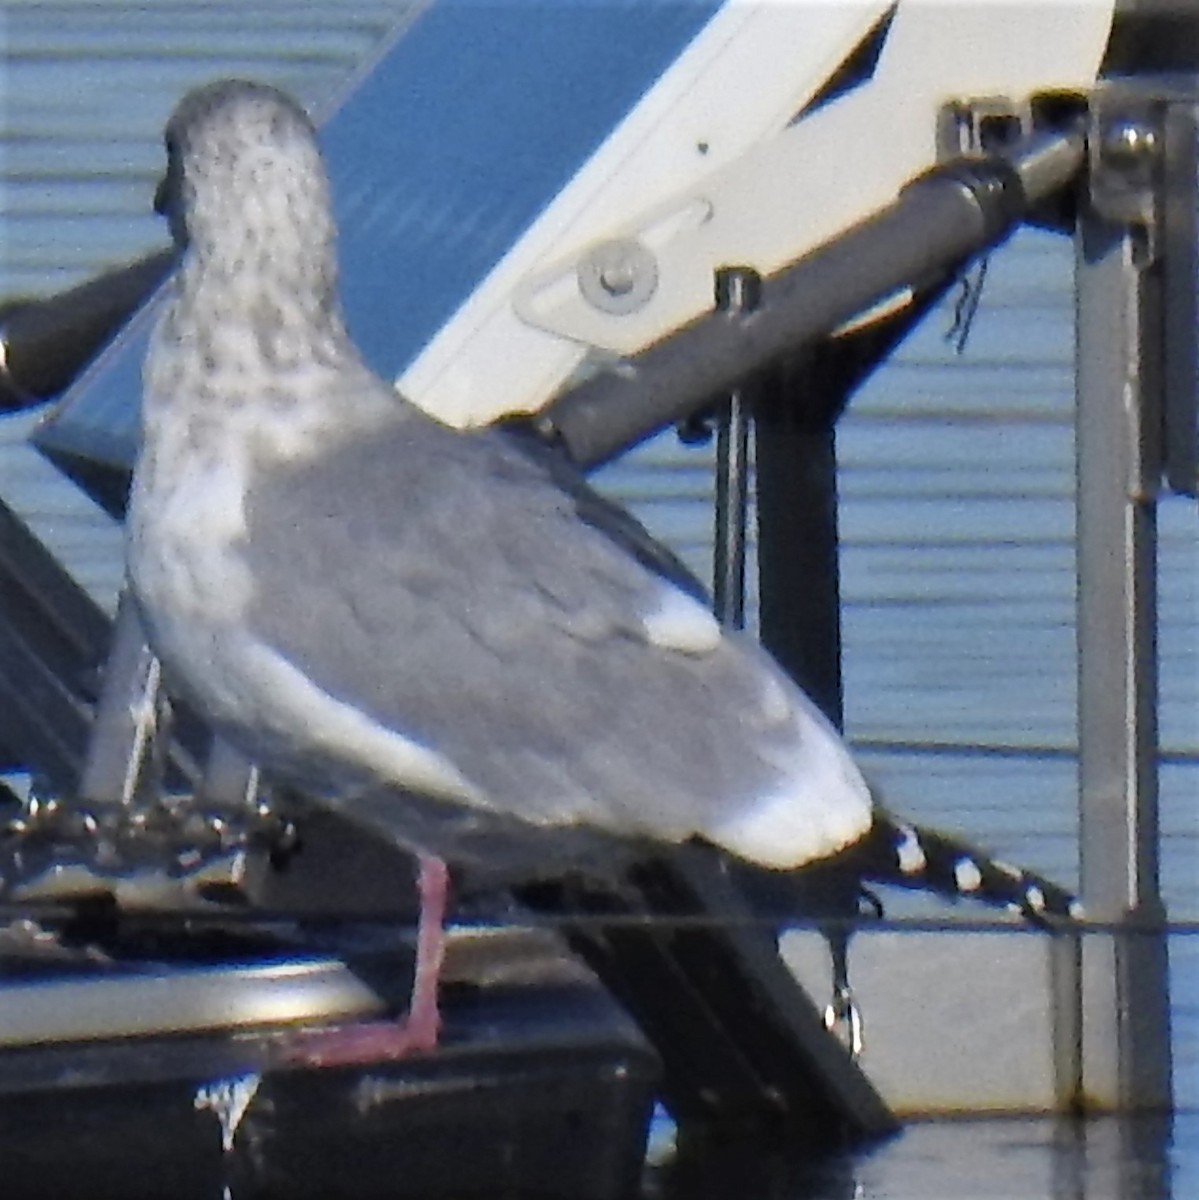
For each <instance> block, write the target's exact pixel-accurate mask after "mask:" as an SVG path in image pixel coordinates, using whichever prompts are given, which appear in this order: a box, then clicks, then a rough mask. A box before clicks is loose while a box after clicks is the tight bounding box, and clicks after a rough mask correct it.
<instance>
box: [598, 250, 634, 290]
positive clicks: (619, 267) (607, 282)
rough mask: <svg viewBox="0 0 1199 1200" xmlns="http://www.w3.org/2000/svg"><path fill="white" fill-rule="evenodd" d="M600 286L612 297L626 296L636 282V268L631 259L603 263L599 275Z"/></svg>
mask: <svg viewBox="0 0 1199 1200" xmlns="http://www.w3.org/2000/svg"><path fill="white" fill-rule="evenodd" d="M599 281H600V286H601V287H602V288H603V289H604V291H606V292H608V293H609V294H610V295H612V296H627V295H628V294H629V292H631V291H632V290H633V284H634V283H636V282H637V266H636V264H635V263H634V262H633V260H632V258H631V257H625V258H620V259H617V260H615V261H614V262H610V263H605V264H604V266H603V267H602V268H601V269H600V273H599Z"/></svg>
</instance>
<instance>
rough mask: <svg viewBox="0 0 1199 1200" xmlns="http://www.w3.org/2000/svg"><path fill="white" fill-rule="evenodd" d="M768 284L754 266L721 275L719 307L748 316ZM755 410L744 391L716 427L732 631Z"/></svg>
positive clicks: (726, 614)
mask: <svg viewBox="0 0 1199 1200" xmlns="http://www.w3.org/2000/svg"><path fill="white" fill-rule="evenodd" d="M761 286H762V281H761V278H760V277H759V276H758V274H757V272H755V271H752V270H750V269H749V268H748V267H726V268H724V269H723V270H721V271H718V272H717V275H716V307H717V308H718V309H721V310H722V311H724V312H729V313H747V312H750V311H752V310H753V309H754V308H755V307H757V304H758V299H759V295H760V293H761ZM749 424H750V406H749V403H748V401H747V397H746V395H745V389H744V388H743V387H738V388H734V389H733V391H732V392H730V393H729V397H728V399H727V401H725V403H724V404H723V405H722V406H721V411H720V415H719V418H718V420H717V426H716V505H715V509H716V528H715V538H714V542H713V549H712V607H713V608H714V610H715V612H716V617H717V619H718V620H719V621H720V623H721V624H722V625H724V626H726V627H728V628H730V629H742V628H744V626H745V541H746V530H747V526H748V513H749Z"/></svg>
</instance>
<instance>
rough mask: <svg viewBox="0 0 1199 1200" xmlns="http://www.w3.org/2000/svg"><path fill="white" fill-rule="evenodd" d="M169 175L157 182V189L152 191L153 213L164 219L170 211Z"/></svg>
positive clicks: (168, 172) (170, 189)
mask: <svg viewBox="0 0 1199 1200" xmlns="http://www.w3.org/2000/svg"><path fill="white" fill-rule="evenodd" d="M171 191H172V188H171V173H170V171H167V173H166V174H165V175H164V176H163V177H162V178H161V179H160V180H159V181H158V187H156V188H155V189H154V211H155V212H156V213H157V214H158V215H159V216H160V217H165V216H167V214H168V213H169V212H170V209H171Z"/></svg>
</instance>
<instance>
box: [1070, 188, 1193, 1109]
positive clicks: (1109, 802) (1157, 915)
mask: <svg viewBox="0 0 1199 1200" xmlns="http://www.w3.org/2000/svg"><path fill="white" fill-rule="evenodd" d="M1135 228H1136V227H1135V226H1129V225H1127V224H1114V223H1112V222H1109V221H1108V220H1106V219H1105V218H1103V217H1101V216H1099V215H1098V214H1096V213H1095V212H1094V211H1090V210H1086V211H1084V212H1083V213H1082V214H1081V216H1080V219H1079V230H1078V238H1077V264H1076V269H1077V277H1076V287H1077V335H1076V353H1077V376H1076V378H1077V443H1076V445H1077V471H1078V491H1077V571H1078V739H1079V822H1080V853H1081V881H1082V896H1083V901H1084V903H1085V904H1086V907H1087V914H1088V916H1089V917H1090V918H1091V919H1092V920H1096V921H1102V922H1112V923H1114V924H1116V925H1117V926H1118V929H1117V932H1116V933H1115V934H1114V935H1113V936H1108V935H1104V934H1094V935H1089V936H1086V937H1084V938H1083V947H1082V970H1081V988H1082V994H1081V1016H1082V1022H1081V1024H1082V1029H1081V1038H1080V1041H1081V1085H1082V1095H1081V1097H1080V1099H1081V1100H1082V1101H1083V1103H1085V1104H1087V1105H1093V1106H1095V1107H1098V1108H1113V1109H1115V1108H1118V1109H1159V1108H1165V1107H1167V1106H1168V1105H1169V1103H1170V1099H1171V1078H1170V1043H1169V1001H1168V990H1167V958H1166V940H1165V935H1164V933H1163V932H1162V926H1163V923H1164V918H1165V911H1164V907H1163V905H1162V900H1161V894H1160V887H1159V878H1158V875H1159V859H1158V834H1159V830H1158V794H1157V748H1158V739H1157V659H1156V655H1157V646H1156V626H1157V597H1156V566H1157V564H1156V546H1157V537H1156V510H1155V502H1156V493H1157V486H1158V480H1159V479H1160V471H1161V458H1160V456H1161V446H1160V411H1161V410H1160V397H1159V396H1158V395H1156V394H1155V393H1156V392H1157V390H1158V383H1159V377H1160V372H1159V371H1158V369H1157V367H1158V364H1157V363H1155V361H1154V355H1153V353H1152V350H1153V347H1154V340H1153V339H1152V338H1151V337H1150V336H1149V335H1148V326H1147V320H1148V319H1149V316H1150V299H1151V288H1152V287H1153V283H1152V280H1151V277H1150V276H1151V272H1150V271H1149V269H1148V268H1143V267H1142V266H1141V265H1140V264H1139V263H1138V261H1137V238H1136V235H1135V233H1134V232H1133V231H1134V230H1135Z"/></svg>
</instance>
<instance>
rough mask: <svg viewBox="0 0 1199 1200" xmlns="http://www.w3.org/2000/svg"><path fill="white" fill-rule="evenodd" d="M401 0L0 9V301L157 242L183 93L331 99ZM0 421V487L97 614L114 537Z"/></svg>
mask: <svg viewBox="0 0 1199 1200" xmlns="http://www.w3.org/2000/svg"><path fill="white" fill-rule="evenodd" d="M414 3H415V0H328V2H326V3H323V4H310V3H292V2H290V0H276V2H273V3H248V4H242V3H238V2H237V0H209V2H207V3H187V2H184V0H144V2H142V3H138V4H136V5H134V4H129V3H124V2H122V0H70V2H54V0H48V2H46V0H7V2H6V4H5V5H4V7H3V9H0V37H2V38H3V51H4V78H3V91H2V92H0V103H2V106H3V120H2V122H0V124H2V129H0V299H13V298H15V297H17V296H23V295H31V296H36V295H47V294H52V293H54V292H57V291H59V290H62V289H63V288H67V287H71V286H73V285H75V284H77V283H80V282H82V281H83V280H85V279H88V278H90V277H91V276H93V275H94V274H96V273H97V272H98V271H100V270H103V269H104V268H106V267H110V266H114V265H119V264H122V263H125V262H128V261H129V260H131V259H133V258H136V257H138V256H139V255H141V254H144V253H146V252H148V251H150V250H154V249H157V248H159V247H161V246H163V245H165V244H166V238H165V232H164V229H163V226H162V222H161V221H160V220H159V219H158V218H156V217H155V216H154V214H153V212H152V211H151V200H152V197H153V194H154V188H155V186H156V184H157V180H158V178H159V176H160V174H161V171H162V162H163V160H162V127H163V124H164V122H165V120H166V117H167V115H168V114H169V112H170V111H171V109H172V108H173V106H174V104H175V103H176V101H177V100H178V99H179V97H180V95H182V93H183V92H184V91H186V90H187V88H189V87H191V86H193V85H195V84H198V83H202V82H205V81H207V80H210V79H214V78H220V77H222V76H229V75H239V74H241V75H250V76H253V77H254V78H258V79H263V80H266V81H268V82H272V83H276V84H278V85H279V86H281V87H285V88H288V89H289V90H291V91H293V92H294V93H295V94H297V95H298V96H300V97H301V98H303V100H304V101H305V102H306V103H308V104H320V103H323V102H325V101H326V100H328V99H329V98H331V97H332V96H333V95H334V94H335V93H336V92H337V90H338V89H339V88H340V87H342V86H343V85H344V84H345V83H346V82H347V80H348V79H349V78H350V77H351V76H352V75H353V73H354V71H355V70H356V69H357V68H358V67H359V66H360V65H361V64H362V63H363V62H364V61H365V60H367V59H369V57H370V56H371V54H372V52H373V51H375V49H376V48H377V47H378V46H379V45H380V44H381V42H382V41H383V39H384V38H385V37H386V36H387V35H388V34H389V32H390V31H391V30H393V29H394V28H395V27H396V26H397V25H399V24H400V23H402V21H403V20H404V18H405V15H406V14H407V13H408V12H410V11H411V10H412V9H413V7H414ZM32 419H36V418H29V417H26V416H21V417H18V418H6V419H0V489H2V490H3V494H4V496H5V497H6V498H7V499H8V500H9V502H10V503H12V504H13V505H14V507H16V508H17V510H18V511H20V512H21V513H22V515H23V516H25V518H26V519H27V520H28V521H29V522H30V524H31V525H32V526H33V527H34V529H35V530H36V531H37V533H38V534H39V536H40V537H41V538H42V539H43V540H44V541H45V542H46V543H47V544H48V545H49V546H50V547H51V549H53V550H54V552H55V553H56V554H58V556H59V557H60V558H61V559H62V560H63V561H64V562H66V563H68V564H69V566H70V568H71V570H72V571H73V573H74V574H75V575H76V577H77V578H78V579H79V580H80V582H81V583H82V584H83V585H84V586H85V587H87V588H88V590H89V591H91V592H92V594H93V595H94V596H95V597H96V598H97V599H98V600H100V601H101V603H103V604H105V605H106V606H110V607H111V605H112V603H113V602H114V598H115V595H116V591H117V588H118V587H119V584H120V578H121V572H122V567H121V539H120V531H119V530H118V529H117V528H116V527H115V526H113V525H112V523H111V522H110V521H108V519H107V518H106V517H104V515H103V514H102V513H100V512H99V510H98V509H96V507H95V506H94V505H93V504H92V503H91V502H90V501H89V500H87V499H86V498H85V497H84V496H82V495H81V494H80V493H79V492H78V491H76V490H75V489H74V488H73V487H70V486H69V485H67V484H65V483H64V481H63V480H62V477H61V476H60V475H59V474H58V472H57V471H55V470H54V469H53V468H52V467H50V466H49V465H48V464H47V463H46V462H45V460H44V459H42V457H41V456H40V455H38V454H37V453H36V452H34V451H33V450H32V449H30V448H29V447H28V446H26V445H25V444H24V439H25V437H26V433H27V431H28V429H29V427H30V423H31V420H32Z"/></svg>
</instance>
